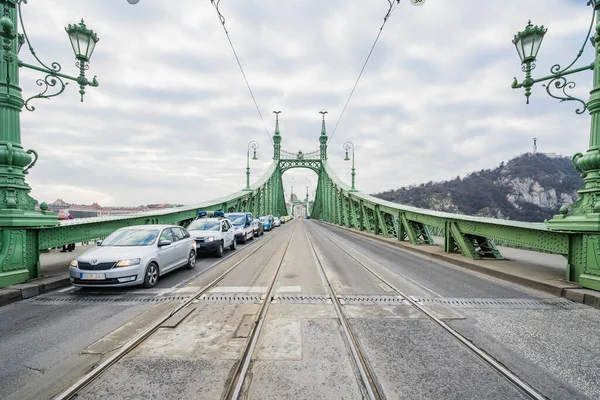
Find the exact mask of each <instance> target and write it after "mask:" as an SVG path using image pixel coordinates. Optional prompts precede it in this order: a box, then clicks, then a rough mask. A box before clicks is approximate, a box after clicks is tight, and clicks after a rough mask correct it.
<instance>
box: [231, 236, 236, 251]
mask: <svg viewBox="0 0 600 400" xmlns="http://www.w3.org/2000/svg"><path fill="white" fill-rule="evenodd" d="M235 249H237V240H236V239H235V238H233V240H232V241H231V246H229V250H235Z"/></svg>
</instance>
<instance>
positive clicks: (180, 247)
mask: <svg viewBox="0 0 600 400" xmlns="http://www.w3.org/2000/svg"><path fill="white" fill-rule="evenodd" d="M171 232H172V233H173V240H174V242H173V243H174V244H175V247H176V248H177V261H176V262H175V265H177V266H181V265H183V264H185V263H187V259H188V254H189V253H188V248H189V242H188V241H187V240H185V236H186V234H185V231H184V230H183V229H181V228H171Z"/></svg>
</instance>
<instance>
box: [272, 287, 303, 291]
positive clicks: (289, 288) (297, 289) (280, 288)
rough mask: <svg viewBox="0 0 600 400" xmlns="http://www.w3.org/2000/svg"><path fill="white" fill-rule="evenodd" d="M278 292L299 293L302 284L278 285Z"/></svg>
mask: <svg viewBox="0 0 600 400" xmlns="http://www.w3.org/2000/svg"><path fill="white" fill-rule="evenodd" d="M277 292H278V293H300V292H302V286H280V287H279V288H278V289H277Z"/></svg>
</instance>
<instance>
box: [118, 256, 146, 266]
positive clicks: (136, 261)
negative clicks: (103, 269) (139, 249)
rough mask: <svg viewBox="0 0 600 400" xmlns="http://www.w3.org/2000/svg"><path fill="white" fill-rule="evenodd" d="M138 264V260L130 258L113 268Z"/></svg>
mask: <svg viewBox="0 0 600 400" xmlns="http://www.w3.org/2000/svg"><path fill="white" fill-rule="evenodd" d="M139 263H140V259H139V258H131V259H129V260H121V261H119V262H118V263H117V265H115V267H130V266H132V265H138V264H139Z"/></svg>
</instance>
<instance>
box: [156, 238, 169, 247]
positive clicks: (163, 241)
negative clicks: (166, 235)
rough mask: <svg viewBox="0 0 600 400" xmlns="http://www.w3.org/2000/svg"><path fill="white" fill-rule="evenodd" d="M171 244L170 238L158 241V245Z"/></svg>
mask: <svg viewBox="0 0 600 400" xmlns="http://www.w3.org/2000/svg"><path fill="white" fill-rule="evenodd" d="M170 244H171V241H170V240H166V239H165V240H161V241H159V242H158V247H163V246H169V245H170Z"/></svg>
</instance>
